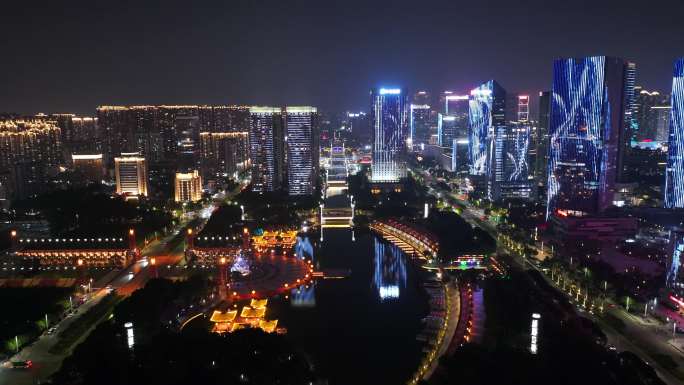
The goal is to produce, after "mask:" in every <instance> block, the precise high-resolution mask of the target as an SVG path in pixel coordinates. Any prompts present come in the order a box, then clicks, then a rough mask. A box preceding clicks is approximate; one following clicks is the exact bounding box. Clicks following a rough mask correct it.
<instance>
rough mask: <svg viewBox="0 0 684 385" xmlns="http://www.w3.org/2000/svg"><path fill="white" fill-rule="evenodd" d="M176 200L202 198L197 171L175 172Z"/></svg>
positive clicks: (184, 200)
mask: <svg viewBox="0 0 684 385" xmlns="http://www.w3.org/2000/svg"><path fill="white" fill-rule="evenodd" d="M175 193H176V194H175V198H176V199H175V200H176V202H197V201H199V200H201V199H202V177H201V176H200V174H199V171H197V170H194V171H192V172H177V173H176V188H175Z"/></svg>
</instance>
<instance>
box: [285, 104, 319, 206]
mask: <svg viewBox="0 0 684 385" xmlns="http://www.w3.org/2000/svg"><path fill="white" fill-rule="evenodd" d="M285 112H286V115H285V126H286V130H287V140H286V142H287V191H288V194H289V195H312V194H313V193H314V190H315V187H316V179H317V178H318V168H319V167H318V157H319V153H320V149H319V134H318V111H317V110H316V107H309V106H305V107H287V108H285Z"/></svg>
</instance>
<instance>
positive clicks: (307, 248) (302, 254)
mask: <svg viewBox="0 0 684 385" xmlns="http://www.w3.org/2000/svg"><path fill="white" fill-rule="evenodd" d="M295 255H296V256H297V258H299V259H306V258H310V259H311V260H312V261H313V260H314V250H313V245H312V244H311V242H310V241H309V238H308V237H300V236H297V243H296V244H295Z"/></svg>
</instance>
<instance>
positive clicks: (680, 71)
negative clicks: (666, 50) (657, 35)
mask: <svg viewBox="0 0 684 385" xmlns="http://www.w3.org/2000/svg"><path fill="white" fill-rule="evenodd" d="M665 207H667V208H675V207H677V208H682V207H684V58H681V59H679V60H678V61H677V62H676V63H675V66H674V76H673V78H672V110H671V111H670V135H669V143H668V148H667V169H666V171H665Z"/></svg>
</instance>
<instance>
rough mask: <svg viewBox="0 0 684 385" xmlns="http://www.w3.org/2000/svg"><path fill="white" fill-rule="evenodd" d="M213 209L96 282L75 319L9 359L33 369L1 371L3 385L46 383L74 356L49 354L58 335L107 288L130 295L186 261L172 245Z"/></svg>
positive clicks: (74, 318) (201, 212)
mask: <svg viewBox="0 0 684 385" xmlns="http://www.w3.org/2000/svg"><path fill="white" fill-rule="evenodd" d="M211 207H213V205H210V206H209V207H206V206H205V207H203V208H201V209H199V210H197V212H196V213H195V215H187V218H188V220H186V221H183V222H181V224H179V225H178V226H177V227H176V229H174V231H173V232H171V234H169V235H167V236H165V237H163V238H159V239H156V240H154V241H152V242H150V243H148V244H147V245H146V246H145V247H144V248H143V249H142V250H141V254H142V255H143V257H142V258H141V259H140V260H138V261H135V262H133V263H131V264H130V265H129V266H128V267H126V268H125V269H122V270H118V271H112V272H110V273H109V274H107V275H105V276H104V277H103V278H102V279H100V280H98V281H97V282H94V284H95V285H96V286H98V288H93V294H92V296H91V298H90V299H89V300H88V301H87V302H86V303H85V304H83V305H81V306H80V307H79V308H78V309H77V310H76V313H75V314H74V315H73V316H71V317H68V318H66V319H64V320H62V321H61V322H60V323H58V324H57V325H56V328H57V330H56V331H55V332H54V333H52V334H51V335H43V336H41V337H40V338H39V339H38V340H37V341H35V342H34V343H33V344H31V345H29V346H26V347H24V348H23V349H22V350H21V351H20V352H19V353H18V354H16V355H15V356H14V357H12V358H11V359H10V361H27V360H30V361H32V362H33V367H31V368H29V369H10V368H4V367H3V368H0V385H34V384H39V383H42V382H44V381H46V380H47V379H48V378H49V377H50V376H51V375H52V374H53V373H54V372H56V371H57V370H58V369H59V367H60V366H61V364H62V361H63V360H64V359H65V358H66V357H67V356H68V355H69V354H71V350H68V351H67V352H65V353H63V354H53V353H50V352H49V350H50V348H51V347H52V346H53V345H54V344H55V343H57V340H58V338H57V335H58V334H59V332H60V331H62V330H64V329H66V328H67V327H69V325H70V324H71V323H72V322H74V321H75V320H76V319H78V318H79V317H80V316H82V315H83V314H84V313H86V312H87V311H88V310H89V309H90V308H92V307H93V306H95V305H96V304H97V303H98V302H99V301H100V300H101V299H102V298H104V297H105V295H106V294H107V293H108V292H109V289H108V288H107V287H106V286H109V287H111V289H115V290H116V292H117V293H118V294H119V295H124V296H128V295H130V294H132V293H133V292H134V291H136V290H138V289H140V288H142V287H143V286H145V284H146V283H147V281H148V280H149V279H150V278H152V276H153V271H154V269H155V268H157V267H158V268H161V267H162V266H166V265H175V264H177V263H178V262H180V261H181V259H182V258H183V253H182V251H181V252H179V251H178V250H176V251H174V250H171V248H172V247H173V246H172V245H170V244H169V242H170V241H171V240H172V239H173V238H174V237H176V236H178V235H179V234H180V232H181V231H183V230H184V229H185V226H186V225H187V223H188V222H189V218H201V221H200V223H201V224H203V223H204V222H206V219H207V218H208V216H207V215H204V214H206V213H207V210H208V209H210V208H211ZM209 212H210V210H209ZM153 256H154V258H155V262H156V265H157V267H152V266H150V260H151V258H152V257H153ZM93 328H94V326H93ZM91 330H92V329H91ZM89 333H90V331H88V332H87V333H85V334H84V335H83V336H81V339H80V340H78V341H77V342H76V343H75V344H74V346H76V345H77V344H78V343H80V342H81V341H82V340H83V339H85V338H86V337H87V335H88V334H89ZM72 349H73V347H72Z"/></svg>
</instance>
